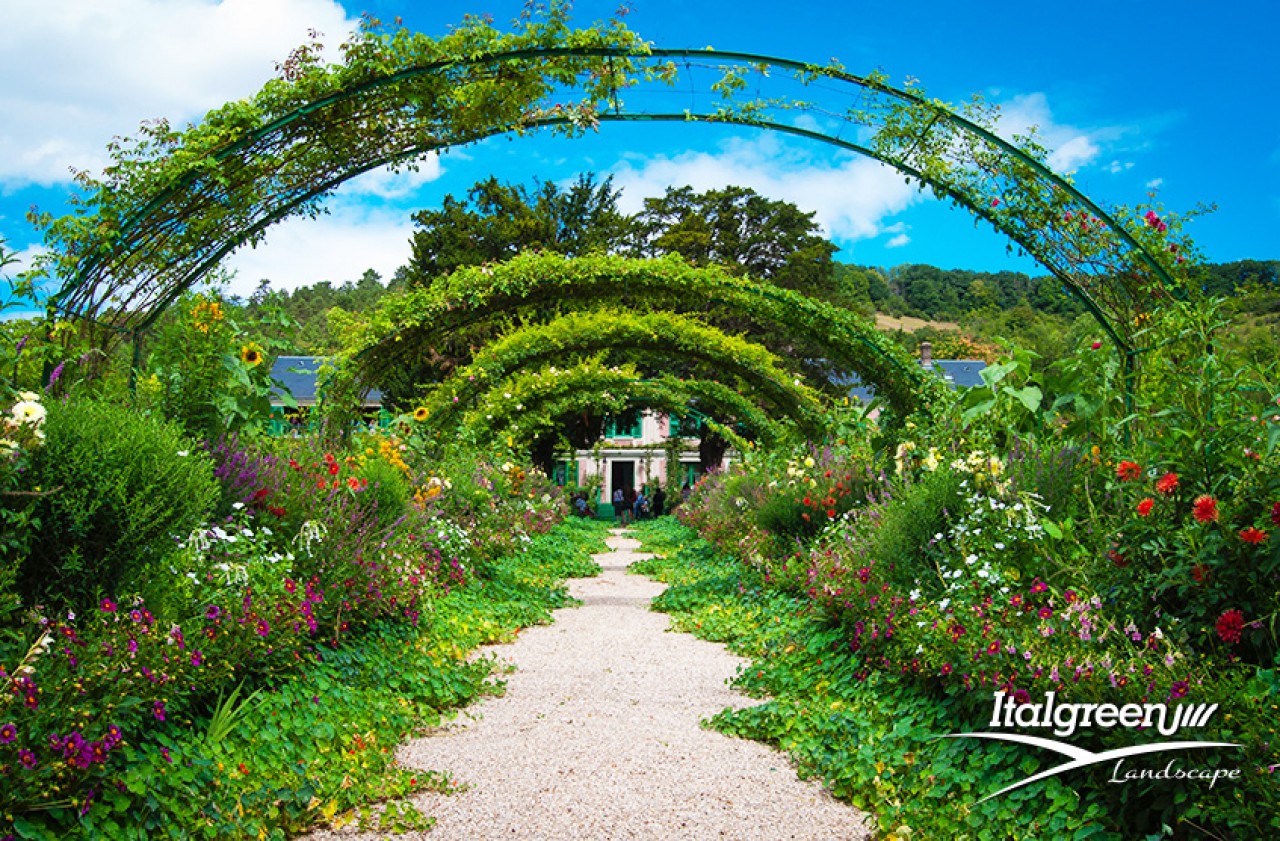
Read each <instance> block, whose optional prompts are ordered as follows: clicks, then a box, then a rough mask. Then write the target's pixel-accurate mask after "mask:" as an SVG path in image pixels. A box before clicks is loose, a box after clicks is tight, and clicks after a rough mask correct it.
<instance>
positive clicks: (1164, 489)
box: [1156, 473, 1178, 496]
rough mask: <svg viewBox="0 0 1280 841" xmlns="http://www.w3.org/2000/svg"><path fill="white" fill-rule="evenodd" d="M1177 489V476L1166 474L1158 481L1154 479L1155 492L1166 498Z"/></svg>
mask: <svg viewBox="0 0 1280 841" xmlns="http://www.w3.org/2000/svg"><path fill="white" fill-rule="evenodd" d="M1177 489H1178V474H1177V473H1166V474H1164V475H1163V476H1161V477H1160V478H1159V479H1156V490H1157V491H1159V492H1160V493H1162V494H1164V495H1165V496H1168V495H1169V494H1171V493H1173V492H1174V491H1176V490H1177Z"/></svg>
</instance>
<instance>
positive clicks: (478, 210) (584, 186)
mask: <svg viewBox="0 0 1280 841" xmlns="http://www.w3.org/2000/svg"><path fill="white" fill-rule="evenodd" d="M619 195H620V191H618V190H615V189H613V180H612V178H611V177H606V178H605V179H604V180H603V181H597V180H596V177H595V174H594V173H587V174H585V175H581V176H579V177H578V180H577V181H575V182H574V183H573V184H572V185H570V186H569V187H568V188H565V189H564V190H561V188H560V187H558V186H556V185H555V184H554V183H551V182H535V185H534V187H533V188H532V189H530V188H528V187H525V186H524V185H516V184H501V183H499V182H498V179H496V178H494V177H492V176H491V177H489V178H488V179H486V180H485V181H481V182H478V183H477V184H475V185H474V186H472V188H471V189H470V190H469V191H468V193H467V197H466V199H464V200H461V201H460V200H458V199H455V198H454V197H453V196H452V195H448V196H445V198H444V201H443V202H442V204H441V207H440V209H439V210H424V211H419V212H418V213H415V214H414V216H413V221H414V223H415V224H416V225H417V226H418V230H417V231H415V232H414V235H413V257H412V260H411V261H410V263H409V267H408V273H407V280H408V282H409V283H410V284H412V285H430V284H431V283H432V282H433V281H434V280H435V279H436V278H439V277H442V276H444V275H447V274H450V273H452V272H453V271H455V270H456V269H459V268H461V267H463V266H479V265H482V264H485V263H496V262H501V261H503V260H506V259H508V258H510V257H512V256H514V255H516V254H518V253H520V252H523V251H551V252H555V253H557V254H564V255H566V256H569V257H581V256H584V255H586V254H588V253H590V252H593V251H599V252H614V251H617V250H618V249H619V248H620V247H621V246H622V244H623V243H624V241H625V238H626V235H627V230H628V228H629V225H630V221H629V220H628V218H627V217H626V216H624V215H623V214H622V213H621V212H619V210H618V196H619Z"/></svg>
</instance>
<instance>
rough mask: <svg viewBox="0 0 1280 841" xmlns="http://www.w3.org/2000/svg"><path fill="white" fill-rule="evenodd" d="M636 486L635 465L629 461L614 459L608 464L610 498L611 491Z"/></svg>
mask: <svg viewBox="0 0 1280 841" xmlns="http://www.w3.org/2000/svg"><path fill="white" fill-rule="evenodd" d="M635 486H636V463H635V462H634V461H630V460H626V461H623V460H620V459H614V460H613V461H612V462H610V463H609V496H610V497H611V498H612V496H613V491H614V490H615V489H617V488H622V489H623V490H624V491H625V490H626V489H627V488H634V487H635Z"/></svg>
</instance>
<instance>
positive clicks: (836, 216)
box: [607, 136, 919, 241]
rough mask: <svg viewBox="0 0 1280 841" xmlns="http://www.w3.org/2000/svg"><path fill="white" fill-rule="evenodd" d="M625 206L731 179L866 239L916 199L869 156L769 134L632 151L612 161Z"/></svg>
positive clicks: (827, 227) (630, 209)
mask: <svg viewBox="0 0 1280 841" xmlns="http://www.w3.org/2000/svg"><path fill="white" fill-rule="evenodd" d="M607 174H609V175H612V176H613V184H614V186H615V187H620V188H622V191H623V193H622V198H621V199H620V200H619V206H620V207H621V209H622V210H623V211H624V212H627V213H635V212H636V211H638V210H640V209H641V208H642V207H643V203H644V199H645V198H649V197H655V196H661V195H663V193H664V192H665V191H666V188H667V187H682V186H685V185H689V186H691V187H693V189H694V190H695V191H697V192H704V191H706V190H711V189H721V188H724V187H728V186H739V187H748V188H750V189H753V190H755V191H756V192H757V193H759V194H760V195H762V196H765V197H767V198H770V199H777V200H782V201H789V202H792V203H793V204H795V205H796V206H798V207H799V208H800V209H801V210H804V211H807V212H813V213H814V214H815V219H816V220H817V222H818V224H819V225H821V226H822V229H823V231H824V232H825V233H826V234H827V235H828V236H830V237H831V238H833V239H835V240H849V241H852V240H860V239H869V238H871V237H875V236H878V235H880V234H881V233H882V232H884V230H885V228H884V225H883V220H884V219H885V218H886V217H889V216H892V215H893V214H895V213H898V212H900V211H902V210H904V209H906V208H907V207H908V206H909V205H911V204H912V203H914V202H915V201H917V200H918V197H919V193H918V191H917V190H916V188H915V186H913V185H909V184H906V183H904V181H903V177H902V175H901V174H899V173H898V172H897V170H894V169H892V168H890V167H888V166H885V165H883V164H880V163H877V162H876V161H873V160H871V159H870V158H861V157H853V156H850V155H848V154H846V153H843V152H841V153H836V154H832V155H830V156H817V157H815V156H814V155H813V154H812V153H811V152H809V151H807V150H806V151H799V150H797V149H795V148H793V147H790V146H787V145H785V144H783V143H782V142H781V141H780V140H779V139H778V138H776V137H771V136H764V137H761V138H759V139H752V140H731V141H728V142H725V143H724V144H722V145H721V147H720V150H719V151H718V152H716V153H708V152H682V153H678V154H675V155H671V156H667V155H654V156H632V157H628V158H627V159H625V160H623V161H622V162H621V163H619V164H618V165H616V166H615V167H613V169H612V170H610V171H609V172H608V173H607Z"/></svg>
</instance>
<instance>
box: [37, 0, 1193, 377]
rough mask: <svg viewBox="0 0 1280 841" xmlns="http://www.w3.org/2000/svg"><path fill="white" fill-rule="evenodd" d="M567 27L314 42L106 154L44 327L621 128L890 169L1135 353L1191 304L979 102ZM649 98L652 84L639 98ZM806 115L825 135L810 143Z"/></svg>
mask: <svg viewBox="0 0 1280 841" xmlns="http://www.w3.org/2000/svg"><path fill="white" fill-rule="evenodd" d="M567 8H568V7H567V4H564V3H561V2H553V3H552V4H551V5H550V7H549V9H548V10H547V11H546V13H545V14H544V15H542V16H541V17H537V16H535V17H530V18H529V19H527V20H523V21H521V22H520V23H519V24H518V25H517V26H516V27H515V29H514V31H512V32H500V31H498V30H496V29H494V28H493V27H492V26H491V25H489V24H488V23H486V22H484V21H482V20H479V19H476V18H469V19H467V20H466V21H464V23H463V25H462V26H460V27H458V28H456V29H455V30H453V31H452V32H450V33H448V34H447V35H445V36H442V37H440V38H434V39H433V38H429V37H427V36H425V35H421V34H419V33H412V32H409V31H407V30H403V29H392V30H388V29H383V28H381V27H379V26H377V25H375V24H372V23H370V25H367V26H365V27H364V28H362V29H361V30H360V31H359V32H358V33H357V34H356V35H355V36H354V38H353V39H352V40H350V41H349V42H348V43H347V44H345V45H343V47H342V60H341V63H337V64H332V65H328V64H324V63H323V61H322V59H321V57H320V56H321V51H320V49H319V48H318V46H317V45H314V44H309V45H305V46H304V47H302V48H300V49H299V50H297V51H295V53H294V54H293V55H292V56H291V57H290V58H289V59H288V60H287V61H285V62H284V63H283V64H282V66H281V74H280V77H279V78H277V79H273V80H272V81H271V82H269V83H268V84H267V85H266V86H264V87H263V89H262V90H261V91H259V93H258V94H256V95H255V96H254V97H252V98H250V99H246V100H243V101H238V102H235V103H229V104H227V105H225V106H223V107H221V108H219V109H216V110H215V111H213V112H210V114H208V115H207V116H206V117H205V118H204V120H202V121H200V122H199V123H197V124H195V125H193V126H191V127H189V128H187V129H185V130H181V131H179V130H175V129H173V128H172V127H170V126H168V125H166V124H164V123H153V124H149V125H147V126H144V128H143V130H142V132H141V134H140V137H139V138H137V139H135V140H126V141H122V142H119V143H116V144H113V146H112V148H111V149H110V150H109V153H110V157H111V163H110V165H109V166H108V167H107V168H106V170H105V171H104V173H103V175H102V177H100V178H96V177H92V176H89V175H87V174H82V175H81V176H80V185H81V188H82V193H81V195H80V196H78V197H76V198H75V199H74V209H73V212H72V213H71V214H69V215H67V216H64V217H61V218H58V219H54V218H51V217H48V216H40V217H38V221H39V222H40V224H42V225H43V226H44V228H45V230H46V242H47V245H48V247H49V251H48V253H47V255H46V256H45V257H44V258H42V261H41V265H40V266H39V267H38V268H37V273H44V274H47V275H53V276H56V277H57V278H59V279H61V280H63V281H65V282H64V285H63V287H62V289H61V290H60V292H59V293H58V295H56V296H55V297H54V298H53V299H52V300H51V302H50V309H51V312H57V313H63V314H66V315H70V316H74V317H78V318H81V319H83V320H85V321H86V323H88V324H90V325H91V326H92V330H93V331H94V334H95V337H96V340H97V341H99V342H100V343H101V344H102V345H103V346H107V345H111V344H114V343H116V342H118V341H120V340H121V339H129V338H136V336H137V335H139V333H140V331H142V330H144V329H146V328H147V327H148V326H149V325H150V324H151V323H152V322H153V321H154V319H155V318H156V316H157V315H158V313H159V312H161V311H163V309H164V308H165V307H167V306H168V305H169V304H171V303H172V301H173V300H174V299H175V298H176V297H177V296H178V295H179V294H181V292H182V291H183V290H185V289H187V288H190V287H191V286H192V285H194V284H196V283H198V282H200V280H201V279H202V278H203V277H205V275H206V274H208V272H210V271H212V270H213V269H215V268H216V267H217V266H218V264H219V263H220V261H221V260H222V259H223V258H224V257H225V256H226V255H227V254H229V253H231V252H232V251H234V250H235V249H236V248H238V247H240V246H242V245H244V244H246V243H249V244H254V243H257V242H260V241H261V240H262V239H263V237H264V236H265V233H266V231H267V229H268V228H269V227H270V226H271V225H273V224H274V223H276V222H278V221H280V220H282V219H285V218H288V217H291V216H299V215H303V216H305V215H315V214H317V213H319V212H320V211H321V209H322V202H323V199H324V197H325V196H326V195H327V194H328V193H330V192H331V191H332V190H333V189H335V188H336V187H337V186H338V185H340V184H341V183H343V182H344V181H345V180H348V179H350V178H352V177H355V176H357V175H359V174H361V173H363V172H366V171H369V170H372V169H376V168H379V167H384V166H412V165H413V163H414V161H417V160H420V159H421V158H422V157H423V156H424V155H427V154H430V153H433V152H437V151H440V150H444V149H448V148H450V147H453V146H457V145H464V144H467V143H471V142H474V141H476V140H479V139H481V138H484V137H488V136H491V135H494V134H500V133H508V132H510V133H516V134H521V133H525V132H528V131H532V130H535V129H547V130H551V131H559V132H564V133H567V134H569V135H575V136H576V135H580V134H582V133H583V132H584V131H586V130H587V129H591V128H597V127H599V126H600V125H603V124H605V123H609V122H621V121H627V120H644V121H652V120H672V121H675V120H680V121H684V122H721V123H735V124H740V125H748V126H756V127H760V128H766V129H769V130H772V131H779V132H785V133H789V134H792V135H797V136H803V137H806V138H810V139H813V140H817V141H821V142H824V143H828V144H831V145H834V146H837V147H839V148H843V149H847V150H851V151H855V152H858V153H860V154H864V155H868V156H870V157H873V158H875V159H877V160H879V161H882V162H884V163H886V164H888V165H890V166H893V167H895V168H896V169H898V170H899V171H900V172H902V173H903V175H904V177H906V178H907V179H908V180H914V181H916V182H918V183H920V184H921V185H922V186H925V187H927V188H929V189H931V190H933V191H934V192H935V193H936V194H938V195H939V197H941V198H943V199H945V200H949V201H953V202H955V203H957V204H959V205H961V206H963V207H964V208H966V209H967V210H968V211H969V212H971V213H973V214H974V215H975V217H977V218H978V219H980V220H985V221H986V222H988V223H990V224H991V225H992V226H994V227H995V228H996V230H998V231H999V232H1001V233H1002V234H1003V235H1005V236H1007V237H1008V238H1009V240H1010V243H1011V245H1012V246H1013V247H1016V248H1019V249H1021V250H1023V251H1025V252H1026V253H1027V254H1029V255H1030V256H1032V257H1033V258H1034V259H1036V260H1037V261H1039V262H1040V263H1041V265H1043V266H1045V267H1046V268H1047V269H1048V270H1049V271H1051V272H1052V273H1053V274H1054V275H1056V276H1057V277H1058V278H1060V279H1061V280H1062V282H1063V283H1064V284H1065V285H1067V286H1068V287H1070V288H1071V289H1073V290H1074V291H1075V292H1076V293H1077V294H1078V295H1079V296H1081V297H1082V298H1083V299H1084V301H1085V302H1086V304H1087V306H1088V307H1089V309H1090V311H1091V312H1092V313H1093V314H1094V316H1095V317H1097V318H1098V319H1099V321H1100V322H1101V323H1102V324H1103V326H1104V327H1105V329H1106V330H1107V331H1108V332H1109V334H1110V335H1111V337H1112V339H1113V340H1114V341H1115V342H1116V344H1117V345H1118V346H1119V347H1120V348H1121V349H1122V350H1125V351H1126V352H1132V351H1133V350H1134V340H1133V335H1134V333H1135V332H1137V331H1138V330H1139V329H1140V328H1141V322H1140V321H1138V318H1139V317H1140V316H1143V315H1145V314H1147V313H1148V312H1149V311H1150V309H1151V302H1150V299H1151V298H1158V297H1160V296H1162V295H1165V294H1169V291H1170V287H1175V288H1174V289H1173V291H1178V290H1177V288H1176V287H1177V284H1178V283H1179V282H1180V281H1181V280H1182V275H1180V269H1181V267H1182V262H1181V261H1182V260H1183V259H1184V258H1185V254H1186V251H1187V248H1186V241H1185V240H1184V239H1182V238H1180V236H1179V235H1178V224H1177V220H1176V219H1172V220H1171V219H1170V218H1169V217H1168V216H1167V215H1166V216H1163V218H1162V215H1161V214H1159V213H1157V212H1156V210H1155V209H1152V210H1150V211H1149V215H1147V214H1142V213H1141V210H1142V208H1137V209H1135V210H1134V211H1129V210H1127V209H1124V208H1114V209H1106V208H1103V207H1101V206H1099V205H1098V204H1096V203H1095V202H1093V201H1092V200H1090V199H1089V198H1088V197H1087V196H1085V195H1084V194H1083V193H1081V192H1080V191H1079V190H1078V189H1077V188H1076V187H1075V186H1074V185H1073V184H1072V183H1071V181H1070V179H1068V178H1064V177H1062V176H1059V175H1057V174H1055V173H1053V172H1052V171H1051V170H1050V169H1049V168H1048V166H1047V165H1046V160H1047V152H1046V150H1045V149H1044V148H1043V147H1042V146H1040V145H1039V144H1038V143H1037V142H1036V141H1035V139H1034V137H1025V138H1016V139H1014V140H1012V141H1011V140H1007V139H1005V138H1003V137H1001V136H999V135H998V134H997V132H996V131H995V128H996V111H995V110H994V109H993V108H991V107H990V106H987V105H986V104H984V103H982V102H980V101H975V102H973V103H970V104H969V105H966V106H964V107H962V108H953V107H952V106H950V105H948V104H946V103H944V102H942V101H940V100H937V99H931V98H928V97H926V96H925V95H924V94H923V92H922V91H921V90H920V89H919V88H918V87H916V86H914V85H912V84H908V85H906V86H904V87H902V88H896V87H893V86H892V85H890V84H889V82H888V79H887V78H886V77H885V76H884V75H883V74H879V73H873V74H869V75H866V76H857V75H854V74H851V73H848V72H847V71H845V70H844V69H843V68H842V67H841V66H839V65H838V64H835V63H832V64H829V65H817V64H813V63H809V62H803V61H795V60H791V59H783V58H776V57H770V56H760V55H751V54H745V53H732V52H717V51H712V50H667V49H661V48H657V47H651V46H649V45H648V44H646V43H645V42H644V41H643V40H642V39H641V38H640V37H639V36H637V35H636V34H635V33H633V32H631V31H629V30H628V29H626V28H625V27H624V26H622V25H621V24H620V23H619V22H617V21H611V22H606V23H604V24H601V25H597V26H593V27H587V28H583V29H574V28H572V27H571V26H570V25H569V18H568V11H567ZM642 81H650V82H653V83H654V84H651V85H646V86H645V90H644V91H643V92H638V91H637V90H636V87H637V85H638V84H639V83H640V82H642ZM815 83H820V84H815ZM664 84H665V85H669V86H670V87H669V90H670V91H671V92H672V93H671V94H670V95H669V96H668V97H667V98H666V99H664V98H663V93H662V92H663V90H664V88H663V87H662V86H663V85H664ZM628 98H630V100H631V103H629V102H628ZM677 102H678V103H679V104H678V107H677V105H676V104H675V103H677ZM632 103H638V104H632ZM797 112H801V113H808V114H812V115H814V116H818V117H821V118H822V120H820V121H819V122H822V123H824V124H832V125H834V128H833V129H832V130H829V131H819V130H813V129H801V128H798V127H797V126H796V120H795V117H796V114H797ZM845 137H857V138H859V140H858V142H853V141H848V140H845V139H844V138H845Z"/></svg>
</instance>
